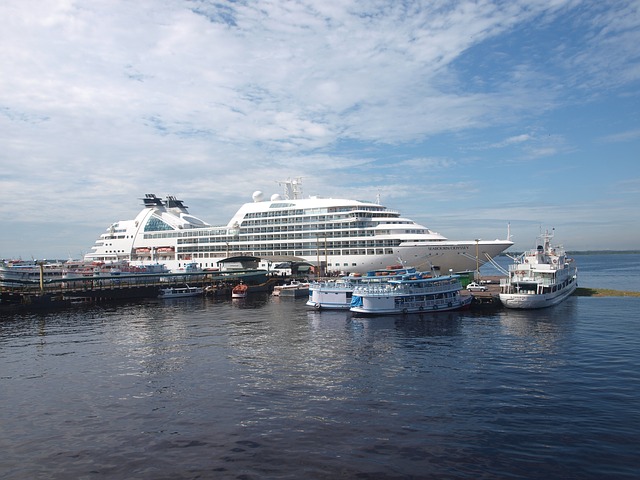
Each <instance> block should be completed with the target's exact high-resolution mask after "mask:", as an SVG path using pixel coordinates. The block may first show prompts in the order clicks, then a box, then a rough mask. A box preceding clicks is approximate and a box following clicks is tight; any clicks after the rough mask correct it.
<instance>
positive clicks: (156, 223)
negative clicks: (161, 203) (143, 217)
mask: <svg viewBox="0 0 640 480" xmlns="http://www.w3.org/2000/svg"><path fill="white" fill-rule="evenodd" d="M173 229H174V228H173V227H172V226H171V225H169V224H168V223H166V222H164V221H162V220H160V219H159V218H158V217H151V218H149V220H148V221H147V224H146V225H145V226H144V231H145V232H159V231H162V230H173Z"/></svg>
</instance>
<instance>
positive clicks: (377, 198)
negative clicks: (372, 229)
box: [376, 189, 380, 205]
mask: <svg viewBox="0 0 640 480" xmlns="http://www.w3.org/2000/svg"><path fill="white" fill-rule="evenodd" d="M376 203H377V204H378V205H380V189H378V194H377V195H376Z"/></svg>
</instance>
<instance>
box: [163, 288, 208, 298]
mask: <svg viewBox="0 0 640 480" xmlns="http://www.w3.org/2000/svg"><path fill="white" fill-rule="evenodd" d="M202 294H203V289H202V287H190V286H189V285H185V286H184V287H167V288H161V289H160V291H159V292H158V298H181V297H197V296H198V295H202Z"/></svg>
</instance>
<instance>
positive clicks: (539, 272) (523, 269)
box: [500, 232, 578, 309]
mask: <svg viewBox="0 0 640 480" xmlns="http://www.w3.org/2000/svg"><path fill="white" fill-rule="evenodd" d="M551 238H553V234H550V233H549V232H546V233H544V234H542V235H541V236H540V239H541V242H540V244H538V246H537V247H536V248H534V249H532V250H529V251H527V252H524V253H523V254H522V255H520V256H519V257H518V258H516V259H515V260H514V263H513V264H512V265H509V272H508V277H507V278H506V279H502V280H501V281H500V301H501V302H502V304H503V305H504V306H505V307H507V308H522V309H526V308H531V309H533V308H543V307H549V306H552V305H556V304H558V303H560V302H562V301H563V300H564V299H565V298H567V297H568V296H569V295H571V294H572V293H573V292H574V291H575V289H576V287H577V286H578V269H577V268H576V266H575V264H574V262H573V259H570V258H567V257H566V254H565V251H564V248H563V247H562V246H561V245H557V246H552V245H551Z"/></svg>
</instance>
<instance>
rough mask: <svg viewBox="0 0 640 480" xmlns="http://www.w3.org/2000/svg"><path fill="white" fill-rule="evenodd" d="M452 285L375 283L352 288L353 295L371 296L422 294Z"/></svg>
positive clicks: (435, 291)
mask: <svg viewBox="0 0 640 480" xmlns="http://www.w3.org/2000/svg"><path fill="white" fill-rule="evenodd" d="M453 287H454V285H452V284H450V283H447V284H444V285H434V286H429V287H421V288H417V287H414V286H411V285H397V284H396V285H377V286H358V287H355V289H354V292H353V293H354V295H371V296H386V295H397V294H407V295H424V294H432V293H445V292H450V291H452V290H456V288H453Z"/></svg>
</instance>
